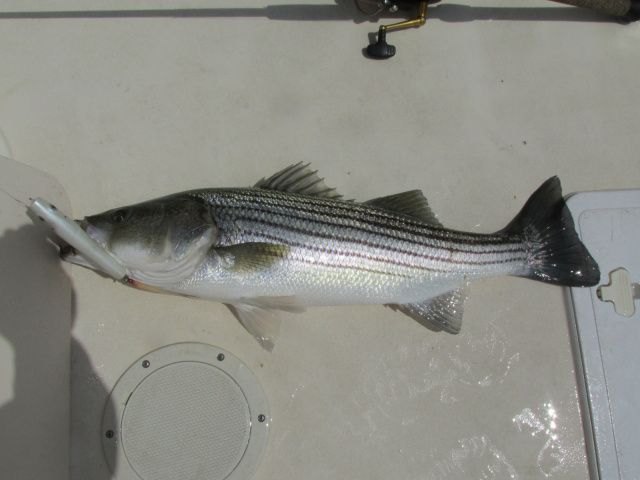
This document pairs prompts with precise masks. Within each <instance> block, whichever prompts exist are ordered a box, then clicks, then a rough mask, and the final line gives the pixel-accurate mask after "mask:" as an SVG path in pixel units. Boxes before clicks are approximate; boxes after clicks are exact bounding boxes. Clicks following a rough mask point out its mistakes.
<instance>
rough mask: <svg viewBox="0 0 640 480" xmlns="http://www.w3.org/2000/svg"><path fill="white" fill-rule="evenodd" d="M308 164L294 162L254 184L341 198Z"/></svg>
mask: <svg viewBox="0 0 640 480" xmlns="http://www.w3.org/2000/svg"><path fill="white" fill-rule="evenodd" d="M309 165H311V164H310V163H307V164H303V163H302V162H299V163H296V164H295V165H291V166H289V167H287V168H285V169H283V170H280V171H279V172H278V173H276V174H275V175H272V176H270V177H269V178H263V179H262V180H260V181H259V182H258V183H256V184H255V185H254V186H255V187H256V188H262V189H265V190H279V191H281V192H289V193H301V194H303V195H313V196H315V197H324V198H342V195H340V194H339V193H338V192H336V189H335V188H329V187H327V185H326V184H325V183H324V178H320V177H318V171H317V170H311V168H309Z"/></svg>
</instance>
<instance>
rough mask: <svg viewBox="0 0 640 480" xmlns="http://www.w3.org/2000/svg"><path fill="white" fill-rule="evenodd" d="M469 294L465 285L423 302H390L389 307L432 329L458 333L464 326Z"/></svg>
mask: <svg viewBox="0 0 640 480" xmlns="http://www.w3.org/2000/svg"><path fill="white" fill-rule="evenodd" d="M467 296H468V288H467V286H466V285H463V286H462V287H460V288H458V289H456V290H452V291H450V292H447V293H443V294H442V295H439V296H437V297H434V298H430V299H428V300H425V301H422V302H416V303H407V304H404V305H396V304H390V305H387V307H389V308H391V309H392V310H396V311H399V312H402V313H404V314H405V315H407V316H409V317H411V318H412V319H414V320H415V321H416V322H418V323H419V324H421V325H423V326H425V327H427V328H428V329H430V330H436V331H441V330H444V331H445V332H447V333H452V334H457V333H460V329H461V328H462V314H463V311H464V302H465V301H466V300H467Z"/></svg>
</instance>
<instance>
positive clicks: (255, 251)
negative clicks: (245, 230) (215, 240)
mask: <svg viewBox="0 0 640 480" xmlns="http://www.w3.org/2000/svg"><path fill="white" fill-rule="evenodd" d="M214 251H215V253H216V254H217V255H218V256H219V258H220V265H222V267H223V268H224V269H225V270H228V271H230V272H236V273H243V272H256V271H261V270H264V269H266V268H269V267H270V266H271V265H273V264H274V263H276V262H278V261H279V260H281V259H282V258H284V257H285V256H286V255H287V254H288V253H289V247H288V246H287V245H278V244H272V243H260V242H254V243H241V244H238V245H231V246H230V247H219V248H216V249H215V250H214Z"/></svg>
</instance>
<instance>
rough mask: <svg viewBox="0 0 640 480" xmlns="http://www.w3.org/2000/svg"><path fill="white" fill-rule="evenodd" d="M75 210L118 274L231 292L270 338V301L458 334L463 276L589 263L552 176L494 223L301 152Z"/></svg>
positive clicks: (583, 268)
mask: <svg viewBox="0 0 640 480" xmlns="http://www.w3.org/2000/svg"><path fill="white" fill-rule="evenodd" d="M79 223H80V224H81V225H82V226H83V227H84V228H85V231H86V232H87V233H88V234H89V235H90V236H91V237H92V238H94V240H96V241H97V242H98V243H99V244H101V245H102V246H103V247H104V248H105V249H106V251H107V252H108V253H110V254H111V255H113V257H114V258H116V259H117V260H118V261H119V262H120V263H121V264H122V265H123V267H124V268H125V270H126V271H127V276H128V281H129V283H131V284H132V285H134V286H138V287H140V288H143V289H148V290H153V291H162V292H168V293H176V294H181V295H186V296H191V297H198V298H204V299H209V300H216V301H220V302H223V303H225V304H228V305H230V306H231V308H232V310H233V311H234V313H235V314H236V316H237V317H238V318H239V320H240V321H241V322H242V323H243V325H244V326H245V327H246V328H247V329H248V330H249V331H250V332H251V333H252V334H253V335H254V336H255V337H256V338H257V339H258V341H260V343H262V344H263V346H265V347H266V348H268V349H271V348H272V347H273V343H272V339H273V336H274V334H275V330H276V328H277V315H276V312H277V311H279V310H284V311H302V310H304V308H305V307H307V306H317V305H364V304H384V305H387V306H391V307H392V308H394V309H396V310H399V311H401V312H403V313H405V314H407V315H409V316H411V317H412V318H414V319H416V320H418V321H419V322H420V323H422V324H424V325H426V326H428V327H429V328H432V329H437V330H445V331H448V332H450V333H457V332H459V331H460V326H461V320H462V310H463V304H464V300H465V299H466V286H467V284H468V283H469V282H471V281H473V280H478V279H481V278H488V277H495V276H501V275H514V276H520V277H527V278H531V279H534V280H540V281H544V282H547V283H553V284H558V285H567V286H591V285H595V284H596V283H597V282H598V280H599V275H600V274H599V270H598V266H597V264H596V263H595V261H593V259H592V258H591V256H590V255H589V253H588V251H587V250H586V248H585V247H584V245H583V244H582V243H581V242H580V240H579V238H578V236H577V234H576V232H575V229H574V227H573V220H572V219H571V215H570V213H569V211H568V209H567V208H566V205H565V203H564V200H563V198H562V194H561V190H560V182H559V180H558V179H557V178H555V177H554V178H551V179H549V180H548V181H547V182H545V184H543V185H542V186H541V187H540V188H539V189H538V190H537V191H536V192H535V193H534V194H533V195H532V197H531V198H530V199H529V201H528V202H527V203H526V205H525V206H524V208H523V209H522V211H521V212H520V213H519V214H518V215H517V216H516V218H515V219H514V220H513V221H512V222H511V223H510V224H509V225H507V227H505V228H504V229H503V230H500V231H498V232H496V233H493V234H479V233H468V232H459V231H454V230H450V229H447V228H444V227H443V226H442V225H441V224H440V222H439V221H438V220H437V219H436V217H435V216H434V215H433V213H432V211H431V209H430V208H429V206H428V204H427V201H426V199H425V198H424V196H423V195H422V193H421V192H420V191H417V190H414V191H410V192H405V193H401V194H398V195H391V196H387V197H380V198H376V199H373V200H370V201H368V202H363V203H357V202H354V201H346V200H343V199H342V198H341V197H340V196H339V195H338V194H337V193H336V192H335V190H333V189H329V188H327V187H326V186H325V185H324V182H322V181H321V180H320V179H319V178H318V177H317V176H316V174H315V172H312V171H311V170H310V169H309V168H308V166H306V165H301V164H298V165H293V166H291V167H288V168H287V169H284V170H282V171H281V172H278V173H277V174H275V175H273V176H272V177H270V178H269V179H263V180H261V181H260V182H258V184H257V185H256V186H255V187H253V188H220V189H203V190H192V191H188V192H183V193H179V194H175V195H171V196H168V197H163V198H160V199H156V200H152V201H150V202H145V203H143V204H139V205H134V206H131V207H124V208H120V209H116V210H111V211H109V212H105V213H103V214H100V215H96V216H92V217H87V218H86V219H85V220H84V221H80V222H79ZM73 257H75V258H73ZM67 260H70V261H74V262H75V263H81V264H84V265H85V266H90V265H88V264H87V262H85V261H83V260H82V259H81V258H77V256H71V258H67Z"/></svg>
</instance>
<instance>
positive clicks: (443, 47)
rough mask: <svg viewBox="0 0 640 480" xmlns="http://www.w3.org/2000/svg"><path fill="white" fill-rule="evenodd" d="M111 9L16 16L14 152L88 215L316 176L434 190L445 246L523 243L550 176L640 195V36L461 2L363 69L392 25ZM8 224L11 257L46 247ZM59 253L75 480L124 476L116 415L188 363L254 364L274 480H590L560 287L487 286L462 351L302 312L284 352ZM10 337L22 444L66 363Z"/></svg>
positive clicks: (408, 326)
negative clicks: (129, 396) (115, 438)
mask: <svg viewBox="0 0 640 480" xmlns="http://www.w3.org/2000/svg"><path fill="white" fill-rule="evenodd" d="M90 3H91V5H88V3H87V2H84V1H80V0H55V1H50V2H47V4H46V5H43V2H35V1H31V0H20V1H15V0H12V1H5V2H2V5H0V51H1V52H2V60H1V62H2V74H1V75H0V130H1V131H2V133H3V135H4V137H5V138H6V140H7V143H8V144H9V147H10V149H11V154H12V156H13V158H14V159H15V160H18V161H20V162H22V163H24V164H26V165H29V166H33V167H36V168H38V169H41V170H43V171H45V172H48V173H49V174H51V175H53V176H55V177H56V178H57V179H58V180H59V181H60V183H61V184H62V186H63V187H64V189H65V190H66V193H67V194H68V197H69V199H70V202H71V206H72V211H73V214H74V216H76V217H82V216H84V215H89V214H93V213H97V212H101V211H103V210H106V209H110V208H114V207H116V206H120V205H126V204H129V203H134V202H138V201H142V200H146V199H149V198H153V197H156V196H161V195H164V194H169V193H174V192H177V191H181V190H186V189H191V188H200V187H232V186H247V185H253V184H254V183H255V182H256V181H258V180H259V179H261V178H262V177H265V176H269V175H271V174H272V173H275V172H276V171H277V170H279V169H281V168H283V167H285V166H287V165H289V164H292V163H297V162H298V161H300V160H303V161H305V162H307V161H309V162H312V165H313V166H314V167H315V168H317V169H319V173H320V174H321V176H323V177H325V178H326V182H327V184H329V185H330V186H335V187H337V188H338V191H339V192H340V193H342V194H343V195H345V196H346V197H347V198H355V199H357V200H367V199H369V198H373V197H378V196H382V195H388V194H392V193H398V192H401V191H405V190H411V189H415V188H419V189H422V190H423V192H424V194H425V196H426V197H427V198H428V200H429V202H430V205H431V207H432V209H433V210H434V212H435V213H436V214H437V215H438V218H439V219H440V220H441V222H442V223H443V224H444V225H445V226H448V227H451V228H457V229H462V230H470V231H474V232H491V231H495V230H497V229H499V228H502V227H503V226H504V225H506V224H507V223H508V222H509V221H510V220H511V218H512V216H513V215H515V214H516V213H517V211H518V210H519V209H520V207H521V206H522V204H523V203H524V201H525V200H526V199H527V198H528V196H529V195H530V194H531V193H532V192H533V191H534V190H535V189H536V188H537V187H538V186H539V185H540V184H541V183H542V182H543V181H544V180H546V179H547V178H548V177H550V176H552V175H558V176H559V177H560V179H561V180H562V182H563V187H564V191H565V193H569V192H572V191H579V190H601V189H618V188H638V187H639V186H640V163H639V162H638V151H640V136H639V135H638V125H639V124H640V122H639V120H640V110H639V109H638V105H640V90H639V89H638V88H637V86H636V83H637V78H638V77H639V75H640V62H638V61H637V56H638V51H639V49H640V25H627V26H623V25H620V24H618V23H616V22H610V21H606V20H608V19H605V18H602V17H600V16H598V15H597V14H594V13H591V12H588V11H581V10H578V9H572V8H569V7H565V6H562V5H557V4H555V3H551V2H546V1H543V0H491V1H489V0H483V1H479V2H462V3H464V4H465V5H467V4H468V6H467V8H461V6H460V5H457V6H455V5H453V4H451V3H450V2H444V1H443V2H442V3H441V4H439V5H438V6H433V7H429V10H428V20H427V24H426V25H425V26H424V27H422V28H421V29H418V30H409V31H402V32H394V33H390V34H389V37H388V41H389V42H390V43H392V44H394V45H396V47H397V49H398V51H397V54H396V56H395V57H394V58H392V59H390V60H386V61H374V60H369V59H366V58H365V57H364V56H363V54H362V48H363V47H365V46H366V44H367V43H368V36H367V35H368V33H369V32H374V31H376V29H377V27H378V25H379V23H370V22H369V19H368V18H367V17H365V16H363V15H362V14H359V13H357V12H356V11H355V7H354V6H353V5H352V4H350V3H349V2H346V1H339V2H337V3H336V2H334V1H332V0H297V1H296V0H279V1H277V2H274V1H269V0H264V1H257V0H220V1H215V2H213V1H204V0H172V1H168V0H167V1H162V2H157V1H151V0H148V1H147V0H138V1H124V0H111V1H93V2H90ZM471 4H472V5H471ZM269 5H271V7H270V8H267V9H263V7H267V6H269ZM493 7H495V9H494V10H491V9H490V8H493ZM488 9H489V10H488ZM107 10H108V11H112V12H111V13H109V12H106V11H107ZM166 10H178V11H177V12H173V14H170V13H166ZM10 12H22V13H19V14H18V13H10ZM176 16H177V18H174V17H176ZM34 194H35V195H38V194H40V192H34ZM0 218H2V217H0ZM25 221H26V222H28V219H26V217H25ZM4 225H5V224H3V232H2V236H1V237H0V245H11V248H15V245H20V244H22V243H21V242H22V240H20V239H17V237H16V231H15V230H13V227H12V229H9V230H4V229H5V228H6V227H5V226H4ZM17 232H24V230H18V231H17ZM27 246H29V247H30V248H31V247H32V244H31V243H29V244H27ZM35 246H36V247H39V248H41V250H39V252H38V255H40V256H42V257H43V258H44V259H45V260H46V261H47V262H49V263H47V268H48V269H52V271H54V272H57V274H56V275H57V276H54V278H53V280H52V281H57V282H62V283H63V285H62V284H60V283H58V284H57V286H63V287H65V288H67V289H68V290H71V294H69V297H71V298H68V300H69V301H68V302H66V300H65V302H62V303H64V305H66V306H69V305H72V308H68V309H67V310H66V314H65V315H66V317H70V318H66V317H65V318H63V319H60V318H59V317H58V316H57V315H52V316H51V318H50V321H52V322H60V321H63V322H66V324H67V325H71V341H70V345H71V347H70V348H71V409H70V411H71V432H70V436H69V434H67V432H66V431H64V428H63V429H62V431H60V432H59V435H60V436H61V437H60V438H66V439H68V438H70V477H71V478H72V479H73V480H85V479H92V480H107V479H109V478H110V473H109V470H108V467H107V462H106V460H105V458H104V455H103V452H102V447H101V442H102V436H103V432H101V421H102V412H103V409H104V405H105V402H106V399H107V397H108V395H109V393H110V392H111V390H112V388H113V387H114V385H115V383H116V381H117V380H118V378H119V377H120V376H121V375H122V373H123V372H124V371H125V370H126V369H127V368H128V367H129V366H130V365H131V364H132V363H133V362H134V361H136V360H137V359H139V358H140V357H141V356H143V355H145V354H146V353H147V352H150V351H151V350H154V349H157V348H159V347H162V346H165V345H170V344H174V343H177V342H186V341H189V342H201V343H206V344H210V345H215V346H217V347H220V348H222V349H224V350H226V351H228V352H231V353H233V355H235V356H237V357H238V358H239V359H241V360H242V361H243V362H244V363H245V364H246V365H247V366H248V367H249V368H250V369H251V370H252V371H253V373H254V374H255V376H256V377H257V379H258V380H259V382H260V384H261V385H262V388H263V390H264V393H265V395H266V398H267V401H268V403H269V412H270V417H271V424H270V434H269V435H270V437H269V443H268V445H267V448H266V451H265V454H264V457H263V460H262V463H261V464H260V466H259V468H258V469H257V471H256V472H255V475H254V478H255V479H273V478H280V479H291V480H293V479H300V478H305V479H325V478H362V479H378V478H379V479H383V478H384V479H389V478H393V479H428V480H436V479H438V480H440V479H442V480H445V479H446V480H450V479H462V478H464V479H471V478H483V479H531V480H541V479H546V478H554V479H563V480H566V479H585V478H586V477H587V463H586V457H585V447H584V437H583V431H582V425H581V419H580V411H579V406H578V398H577V394H576V379H575V375H574V365H573V359H572V356H571V348H570V343H569V333H568V328H567V316H566V311H565V305H564V301H563V291H562V289H561V288H558V287H553V286H547V285H543V284H540V283H536V282H532V281H527V280H523V279H515V278H500V279H494V280H488V281H483V282H480V283H477V284H475V285H473V287H472V289H471V297H470V299H469V301H468V303H467V305H466V309H465V320H464V323H463V331H462V333H461V334H460V335H458V336H450V335H447V334H444V333H440V334H436V333H433V332H431V331H428V330H426V329H425V328H423V327H421V326H420V325H418V324H417V323H416V322H414V321H412V320H410V319H409V318H407V317H405V316H403V315H402V314H399V313H395V312H393V311H391V310H390V309H387V308H383V307H372V306H367V307H335V308H332V307H328V308H311V309H309V310H308V311H307V312H306V313H304V314H301V315H293V314H284V315H283V328H282V332H281V334H280V338H279V340H278V341H277V343H276V347H275V350H274V351H273V353H271V354H269V353H267V352H265V351H264V350H262V349H261V348H260V346H259V345H258V344H257V343H256V342H255V341H254V340H253V339H252V338H251V337H250V335H249V334H248V333H247V332H246V331H245V330H244V329H243V328H242V327H241V326H240V325H239V324H238V322H237V321H236V320H235V319H234V317H233V316H232V315H231V314H230V313H229V311H228V310H227V309H226V308H225V307H224V306H222V305H220V304H216V303H207V302H204V301H194V300H190V299H186V298H180V297H175V296H162V295H154V294H150V293H146V292H141V291H137V290H134V289H129V288H126V287H124V286H123V285H120V284H117V283H115V282H113V281H111V280H108V279H105V278H102V277H100V276H98V275H96V274H95V273H92V272H90V271H88V270H84V269H82V268H80V267H73V268H69V269H66V270H65V272H66V273H64V272H61V271H59V270H57V266H56V264H55V262H56V261H57V260H55V257H54V255H55V252H54V251H53V250H52V249H49V250H47V249H46V245H44V243H36V244H35ZM14 263H15V262H14ZM2 268H3V275H15V274H16V273H15V271H7V268H6V267H5V265H3V266H2ZM12 268H14V269H15V268H16V266H15V265H13V264H12ZM61 278H62V280H61ZM27 280H28V279H27ZM636 281H637V280H636ZM38 285H39V288H45V289H46V288H47V287H46V285H47V284H46V282H44V283H43V282H38ZM63 290H64V289H63ZM14 293H15V292H14ZM67 293H68V291H67ZM45 294H51V292H50V291H48V292H45ZM65 298H66V297H65ZM2 301H3V303H4V302H6V299H5V298H4V297H3V300H2ZM71 302H72V303H71ZM54 307H56V305H52V306H51V308H54ZM56 308H57V307H56ZM64 308H67V307H64ZM4 311H5V312H6V310H4ZM47 311H49V310H47V309H46V308H43V309H41V310H40V311H38V312H36V313H37V314H42V313H43V312H47ZM0 325H2V326H3V327H2V330H0V340H1V341H2V342H3V343H2V345H5V346H6V345H9V347H7V349H5V350H4V351H9V352H13V354H12V355H8V356H7V355H5V356H6V357H7V358H5V360H3V362H4V363H3V369H4V370H3V372H4V371H5V370H6V372H7V373H6V374H7V375H13V377H14V381H13V383H11V382H9V387H8V388H7V389H4V390H3V396H2V397H1V401H2V403H0V427H1V426H9V427H13V428H17V426H18V425H19V422H16V421H15V418H16V415H28V414H29V411H34V410H28V409H25V408H23V409H20V408H19V406H20V405H26V403H25V402H27V400H29V401H31V402H32V404H29V405H33V406H30V407H29V408H32V409H37V407H38V402H39V401H41V402H46V401H47V394H46V390H45V391H44V392H38V395H40V397H38V398H41V400H39V401H35V402H34V401H33V398H36V397H33V394H32V392H30V391H28V390H25V389H24V388H20V387H21V385H23V383H21V378H23V377H28V376H29V375H30V373H29V372H30V370H29V369H33V368H36V369H37V368H38V367H37V364H36V365H32V364H31V363H30V362H29V359H30V358H31V357H30V351H29V349H30V348H40V349H42V348H46V342H45V343H36V344H32V343H30V342H29V341H27V340H25V338H24V337H23V336H21V335H18V334H17V333H16V332H19V329H18V330H16V327H15V325H12V324H11V321H10V319H8V318H7V316H6V315H5V318H3V319H2V322H0ZM9 325H10V326H11V328H8V326H9ZM36 325H37V324H36ZM67 328H68V327H67ZM3 358H4V357H3ZM58 387H59V388H60V389H65V388H67V385H59V386H56V387H55V388H58ZM29 425H30V428H33V429H34V431H33V432H31V434H33V435H37V428H38V427H37V425H31V424H29ZM45 428H46V426H45ZM49 433H51V432H49ZM23 434H24V435H23V436H15V435H14V434H12V433H11V431H10V430H9V431H8V430H7V429H5V428H0V438H1V441H2V445H3V447H2V448H0V451H1V452H3V453H2V455H5V456H7V458H4V459H3V461H2V462H0V470H1V469H2V468H4V467H3V466H2V465H3V464H6V463H4V462H5V461H8V460H13V462H12V464H13V465H14V466H13V467H12V468H13V469H14V470H13V471H11V472H9V473H8V475H9V476H7V474H5V472H1V471H0V476H1V477H2V478H7V479H11V480H13V479H23V478H35V477H33V472H35V471H36V470H34V469H33V468H35V467H34V465H36V464H37V462H38V458H39V453H38V452H34V451H31V450H30V449H28V448H19V447H20V446H21V445H23V444H18V445H15V444H14V447H15V448H12V449H7V448H5V445H12V442H15V441H16V439H18V440H20V439H23V438H24V437H25V436H26V438H27V439H28V436H29V432H26V433H25V432H23ZM20 441H24V442H25V443H26V444H28V441H26V440H20ZM62 442H63V443H62V444H61V445H62V447H64V446H65V445H66V444H64V441H62ZM58 447H60V445H58ZM62 450H63V451H64V448H62ZM9 455H11V458H10V457H9ZM63 457H64V456H63ZM16 458H20V461H15V460H16ZM65 460H66V459H65V458H62V460H60V458H58V461H62V462H64V461H65ZM51 461H53V462H54V461H56V460H55V459H52V460H51ZM30 475H32V476H30ZM57 478H63V476H60V477H56V479H57Z"/></svg>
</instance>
